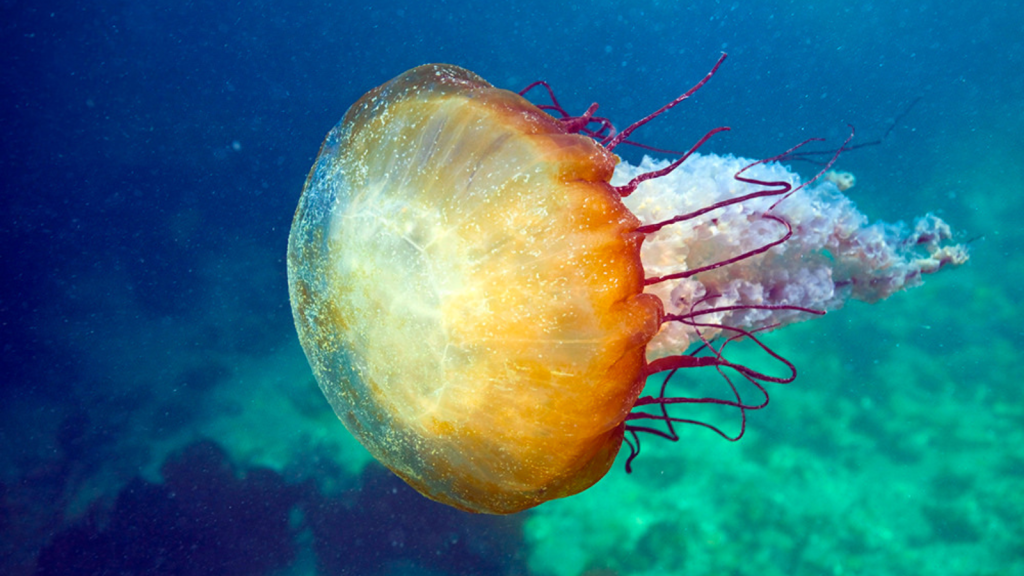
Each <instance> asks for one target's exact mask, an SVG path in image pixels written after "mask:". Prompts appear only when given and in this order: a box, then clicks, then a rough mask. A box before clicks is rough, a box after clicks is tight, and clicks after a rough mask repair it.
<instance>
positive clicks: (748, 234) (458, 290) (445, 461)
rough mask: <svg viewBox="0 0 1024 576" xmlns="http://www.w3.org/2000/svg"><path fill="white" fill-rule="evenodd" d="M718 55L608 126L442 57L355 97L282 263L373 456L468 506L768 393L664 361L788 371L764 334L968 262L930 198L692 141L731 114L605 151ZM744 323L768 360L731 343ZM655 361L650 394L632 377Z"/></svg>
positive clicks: (338, 404)
mask: <svg viewBox="0 0 1024 576" xmlns="http://www.w3.org/2000/svg"><path fill="white" fill-rule="evenodd" d="M723 58H724V56H723ZM720 64H721V60H719V62H718V64H716V65H715V68H714V69H712V70H711V72H709V73H708V75H707V76H706V77H705V78H704V79H703V80H702V81H701V82H699V83H698V84H697V85H696V86H694V87H693V88H692V89H691V90H690V91H688V92H687V93H685V94H683V95H682V96H680V97H679V98H678V99H676V100H675V101H673V102H671V103H670V104H668V105H666V106H665V107H664V108H662V109H661V110H659V111H657V112H655V113H654V114H651V115H650V116H648V117H647V118H644V119H642V120H640V121H638V122H636V123H635V124H633V125H631V126H629V127H628V128H626V129H624V130H622V131H621V132H616V131H615V129H614V128H613V127H612V125H611V123H610V122H609V121H608V120H607V119H604V118H599V117H596V116H594V113H595V110H596V107H597V106H596V104H595V105H593V106H591V108H590V109H589V110H587V111H586V112H585V113H584V114H583V115H581V116H571V115H570V114H569V113H568V112H566V111H565V110H564V109H562V107H561V106H560V105H559V104H558V101H557V100H555V99H554V95H553V94H551V99H552V100H551V102H552V103H551V104H547V105H544V106H540V107H538V106H535V105H533V104H531V103H530V102H528V101H527V100H526V99H524V98H523V97H522V96H521V95H520V94H517V93H515V92H509V91H506V90H501V89H497V88H494V87H493V86H491V85H490V84H488V83H487V82H485V81H484V80H483V79H481V78H480V77H478V76H477V75H475V74H473V73H472V72H469V71H467V70H463V69H461V68H458V67H456V66H450V65H443V64H431V65H426V66H420V67H419V68H415V69H413V70H410V71H408V72H406V73H404V74H402V75H401V76H398V77H397V78H395V79H393V80H391V81H390V82H388V83H386V84H384V85H382V86H380V87H378V88H375V89H374V90H371V91H370V92H369V93H367V94H366V95H365V96H363V97H362V98H361V99H360V100H359V101H358V102H356V103H355V104H354V105H353V106H352V107H351V109H349V111H348V113H347V114H346V115H345V117H344V119H343V120H342V121H341V123H340V124H338V125H337V126H336V127H335V128H334V129H333V130H331V132H330V133H329V134H328V136H327V139H326V141H325V142H324V144H323V147H322V148H321V150H320V155H319V157H318V158H317V160H316V163H315V165H314V166H313V168H312V170H311V171H310V174H309V178H308V180H307V182H306V185H305V189H304V191H303V194H302V198H301V199H300V201H299V206H298V210H297V211H296V213H295V220H294V222H293V224H292V230H291V235H290V237H289V240H288V284H289V290H290V295H291V303H292V311H293V314H294V318H295V325H296V327H297V329H298V334H299V340H300V342H301V343H302V347H303V349H304V350H305V352H306V355H307V357H308V359H309V363H310V365H311V366H312V369H313V373H314V375H315V377H316V380H317V382H318V383H319V385H320V388H321V389H322V390H323V392H324V394H325V395H326V396H327V398H328V400H329V401H330V403H331V405H332V406H333V407H334V410H335V412H336V413H337V414H338V416H339V418H340V419H341V421H342V422H343V423H344V424H345V426H346V427H347V428H348V430H349V431H350V432H351V433H352V434H353V435H355V437H356V438H358V439H359V441H360V442H361V443H362V444H363V445H364V446H365V447H366V448H367V449H368V450H369V451H370V452H371V453H372V454H373V455H374V456H375V457H376V458H377V459H378V460H379V461H381V462H382V463H383V464H384V465H386V466H387V467H388V468H390V469H391V470H393V471H394V472H395V473H396V474H398V475H399V476H401V477H402V478H404V479H405V480H406V482H408V483H409V484H411V485H412V486H413V487H414V488H416V489H417V490H419V491H420V492H422V493H423V494H424V495H426V496H428V497H430V498H433V499H435V500H438V501H440V502H444V503H446V504H449V505H451V506H455V507H457V508H461V509H463V510H468V511H473V512H486V513H492V514H506V513H511V512H516V511H519V510H523V509H526V508H530V507H532V506H536V505H538V504H540V503H542V502H545V501H547V500H551V499H554V498H561V497H564V496H569V495H572V494H575V493H577V492H580V491H582V490H585V489H587V488H588V487H590V486H591V485H593V484H594V483H595V482H597V481H598V480H599V479H600V478H601V477H602V476H604V474H605V473H606V472H607V471H608V469H609V467H610V466H611V465H612V462H613V460H614V459H615V457H616V454H617V453H618V452H619V449H620V447H621V446H622V444H623V442H624V441H628V443H629V444H628V445H629V446H630V448H631V456H635V454H636V452H637V450H638V449H639V444H638V440H639V437H638V436H637V435H638V434H639V433H643V432H649V433H652V434H657V435H660V436H663V437H665V438H670V439H672V438H675V437H676V436H675V429H674V428H673V424H674V423H679V422H688V421H691V419H690V418H686V417H685V416H686V414H685V413H683V414H676V415H673V413H672V412H671V410H672V409H676V410H679V409H685V405H686V404H691V403H709V402H714V403H719V404H726V405H729V406H733V407H736V408H738V409H739V410H740V411H741V412H743V411H744V410H746V409H750V408H757V407H760V406H763V405H764V404H765V403H767V396H765V397H764V399H763V400H762V401H761V402H760V403H757V404H746V403H744V402H743V401H742V400H741V398H740V397H739V395H738V394H734V392H735V388H733V390H732V391H730V392H729V394H728V395H727V396H726V397H725V398H722V399H715V398H696V397H686V396H678V395H677V396H673V395H671V394H669V392H668V390H667V389H666V386H665V385H666V384H667V383H668V382H669V378H668V375H671V374H673V373H674V372H676V371H678V370H680V369H684V368H691V367H699V366H711V367H713V368H714V369H717V370H720V371H722V373H723V375H725V374H727V373H728V374H731V377H729V376H727V378H731V380H729V383H730V385H732V382H733V380H736V379H737V378H740V379H745V380H747V381H749V382H750V383H753V384H754V385H756V386H758V387H761V386H762V384H763V383H764V382H788V381H790V380H792V379H793V378H794V377H795V369H793V367H792V365H790V364H789V363H788V362H787V361H785V360H784V359H783V358H782V357H781V356H779V355H777V354H776V353H775V352H772V351H771V350H770V349H768V348H767V346H763V345H762V344H761V341H760V340H759V333H760V332H762V331H765V330H769V329H772V328H777V327H779V326H782V325H785V324H789V323H792V322H795V321H798V320H801V319H804V318H808V317H811V316H813V315H815V314H822V313H824V311H826V310H831V309H835V308H838V307H840V306H841V305H842V304H843V302H844V301H845V300H846V299H848V298H857V299H861V300H867V301H875V300H880V299H882V298H885V297H887V296H888V295H890V294H892V293H894V292H896V291H898V290H900V289H902V288H905V287H907V286H911V285H914V284H917V283H919V282H920V278H921V275H922V274H925V273H929V272H934V271H936V270H938V269H939V268H940V267H942V266H943V265H945V264H948V263H953V264H959V263H961V262H963V261H964V260H965V259H966V252H965V250H964V249H963V248H962V247H960V246H955V245H952V246H951V245H947V242H946V241H947V240H948V239H949V237H950V233H949V229H948V227H947V226H946V225H945V224H944V223H943V222H942V221H941V220H939V219H938V218H936V217H934V216H926V217H924V218H922V219H920V220H918V221H917V223H916V225H915V226H913V227H912V228H911V229H907V230H905V229H903V228H901V227H898V226H890V225H883V224H873V225H868V224H867V222H866V219H865V218H864V216H862V215H861V214H860V213H859V212H857V210H856V209H855V208H854V206H853V204H852V203H851V202H850V201H849V200H848V199H847V198H845V197H844V196H843V195H842V194H841V193H840V192H839V191H838V189H837V188H836V186H835V185H834V184H832V183H830V182H826V181H825V180H824V179H822V181H821V183H816V185H814V186H809V185H808V183H802V182H801V180H800V179H799V177H798V176H797V175H796V174H794V173H792V172H790V171H788V170H787V169H786V168H784V167H783V166H781V165H780V164H779V163H778V161H779V160H783V159H785V158H786V157H787V156H785V155H783V156H780V157H777V158H774V159H771V160H769V161H757V162H754V161H748V160H742V159H739V158H733V157H719V156H714V155H699V154H697V153H696V152H695V150H696V149H697V147H698V146H699V145H700V144H701V143H703V142H704V141H705V140H707V139H708V138H709V137H711V135H712V134H713V133H714V132H717V131H720V130H724V129H725V128H719V129H716V130H713V131H712V132H710V133H708V134H707V135H705V136H704V138H702V139H701V140H700V142H698V143H697V144H696V145H694V146H693V148H692V149H690V150H689V151H688V152H686V153H684V154H682V155H680V157H679V158H677V159H676V160H675V161H673V162H667V161H657V160H650V159H645V160H644V161H643V162H642V163H641V164H640V165H639V166H630V165H628V164H626V163H625V162H620V161H619V159H618V158H617V157H616V156H615V155H614V154H613V151H614V150H615V149H616V148H617V147H618V146H620V145H624V144H627V143H631V142H630V140H629V138H630V136H631V134H632V133H633V131H634V130H636V129H637V128H639V127H640V126H642V125H643V124H644V123H646V122H647V121H649V120H650V119H651V118H653V117H655V116H657V115H658V114H660V113H661V112H663V111H664V110H667V109H668V108H670V107H672V106H674V105H676V104H678V103H679V102H681V101H683V100H685V99H686V98H688V97H689V96H690V95H692V94H693V93H694V92H695V91H696V90H697V89H698V88H700V86H701V85H703V84H704V83H705V82H707V81H708V79H710V78H711V76H712V75H713V74H714V72H715V70H716V69H717V68H718V66H719V65H720ZM543 86H544V87H546V85H543ZM736 340H743V341H745V342H747V343H751V342H753V343H754V344H755V345H756V346H760V347H761V348H762V349H763V351H764V353H765V354H767V355H768V356H767V357H770V358H774V359H776V360H778V362H780V366H781V367H782V369H783V371H784V372H783V374H782V375H781V376H779V375H775V376H773V375H770V374H766V373H762V372H759V371H756V370H754V369H751V368H748V367H745V366H743V365H739V364H736V363H733V362H730V361H729V359H728V358H727V356H726V354H725V353H724V352H725V351H726V350H725V349H726V346H727V345H729V344H730V343H732V342H734V341H736ZM652 376H653V377H654V378H652V382H653V384H652V387H653V388H655V389H658V393H657V394H653V395H650V396H644V397H641V392H642V390H643V388H644V385H645V382H646V381H647V380H648V378H649V377H652ZM673 386H675V385H674V384H673ZM673 386H669V387H668V388H669V389H671V388H672V387H673ZM761 389H762V390H763V388H761ZM726 390H729V389H728V388H726ZM680 405H682V406H680ZM744 422H745V420H744ZM741 433H742V430H741ZM629 460H630V461H631V460H632V457H630V458H629Z"/></svg>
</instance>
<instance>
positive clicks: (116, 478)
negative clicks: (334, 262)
mask: <svg viewBox="0 0 1024 576" xmlns="http://www.w3.org/2000/svg"><path fill="white" fill-rule="evenodd" d="M0 10H2V13H3V17H2V18H0V22H3V24H2V25H0V26H2V30H3V34H2V36H0V37H2V39H3V44H4V49H3V50H2V51H0V58H2V59H3V66H2V68H0V69H2V72H0V79H2V80H0V98H2V103H3V106H2V107H0V110H2V114H3V121H2V122H0V130H2V134H3V136H4V137H3V138H2V142H3V144H2V146H3V148H4V154H3V157H2V162H3V165H2V169H0V174H2V178H0V182H2V186H3V191H2V193H0V202H2V207H3V210H2V214H3V215H4V225H3V226H2V227H0V238H2V240H0V242H2V244H0V246H2V252H0V255H2V257H0V263H2V266H3V267H4V271H3V278H4V282H3V283H0V310H2V314H3V316H2V322H0V331H2V332H0V333H2V334H3V346H4V352H3V356H2V367H3V372H2V374H3V377H2V381H3V386H2V390H0V442H2V445H3V449H2V450H0V572H3V573H5V574H32V573H43V574H46V573H58V574H61V573H82V574H88V573H103V571H104V570H105V571H107V572H108V573H113V572H115V571H116V572H118V573H126V574H260V573H268V574H269V573H274V574H316V573H320V574H407V573H409V574H411V573H430V574H483V573H494V574H504V573H508V574H537V575H555V576H576V575H578V574H584V573H589V574H591V575H592V576H593V575H595V574H623V575H626V574H688V575H689V574H723V573H726V574H758V575H767V574H787V575H804V574H807V575H810V574H825V573H829V574H872V575H888V574H893V575H899V574H906V575H911V574H913V575H917V574H954V575H961V574H962V575H1010V574H1024V497H1022V496H1021V495H1022V494H1024V398H1022V393H1021V389H1020V386H1019V385H1018V382H1017V381H1018V380H1019V378H1018V372H1019V366H1020V364H1021V360H1022V357H1021V353H1020V352H1019V350H1020V349H1021V347H1022V344H1024V328H1022V326H1024V307H1022V306H1021V305H1020V304H1019V302H1020V301H1021V299H1022V296H1024V290H1022V289H1021V280H1022V279H1024V259H1022V258H1021V257H1020V255H1019V252H1018V250H1017V249H1016V248H1017V246H1019V245H1021V243H1022V241H1024V226H1022V225H1021V223H1020V218H1019V214H1020V213H1021V211H1022V209H1024V200H1022V198H1024V194H1022V184H1021V183H1022V182H1024V168H1022V160H1024V139H1022V138H1021V136H1020V135H1021V134H1024V108H1022V107H1021V104H1020V103H1021V102H1022V101H1024V74H1021V70H1024V41H1022V40H1021V37H1020V30H1021V29H1024V11H1022V10H1021V9H1020V7H1019V6H1016V5H1014V4H1013V3H1000V2H986V3H983V4H980V5H978V6H977V7H968V6H965V5H961V4H954V3H949V2H941V3H940V2H931V3H928V2H925V3H917V4H914V5H912V6H907V7H897V6H890V5H888V4H880V3H867V4H862V5H857V6H851V5H848V4H844V3H824V2H815V3H802V2H776V1H773V2H763V3H757V4H756V5H754V3H731V4H724V3H707V5H704V6H696V7H692V6H685V7H680V6H679V5H678V4H677V3H674V2H634V3H630V4H629V5H628V6H627V7H623V4H622V3H616V2H604V3H593V4H591V5H580V6H560V5H557V4H553V3H516V2H507V3H501V4H493V5H492V4H488V5H483V6H481V5H477V4H471V3H465V2H454V3H452V2H449V3H444V4H439V5H438V6H433V7H427V6H423V7H417V6H413V5H411V3H410V4H405V3H397V2H396V3H387V4H385V3H377V4H366V5H351V4H347V3H309V2H283V1H280V0H273V1H267V2H261V3H259V4H246V5H231V6H226V5H223V4H221V3H214V2H208V3H207V2H190V3H182V2H163V1H159V2H129V1H125V2H108V3H100V4H90V5H81V6H63V5H62V6H58V5H57V4H54V5H52V6H47V5H46V4H45V3H29V4H23V3H18V2H7V3H4V4H3V6H2V7H0ZM722 51H725V52H727V53H728V54H729V57H728V59H727V60H726V62H725V64H724V65H723V67H722V68H721V69H720V71H719V73H718V74H716V76H715V77H714V78H713V79H712V81H711V82H709V83H708V84H707V85H706V86H705V87H704V88H703V89H701V91H700V92H698V93H697V94H696V96H695V97H694V98H692V99H691V100H690V101H688V102H686V103H684V104H683V105H681V106H680V107H678V108H676V109H674V110H672V111H671V112H670V113H668V114H666V115H664V116H663V117H661V118H659V119H658V122H656V123H653V124H651V125H649V126H647V127H645V128H644V129H643V131H642V132H640V133H638V138H637V139H640V140H642V141H643V142H644V143H646V144H649V145H652V146H656V147H662V148H671V149H681V148H683V149H685V148H686V147H688V146H689V145H690V144H691V143H692V142H694V141H695V140H696V139H697V138H699V137H700V136H701V135H702V134H704V133H705V132H706V131H707V130H709V129H711V128H714V127H716V126H720V125H727V126H730V127H731V128H732V131H731V132H729V133H728V134H723V135H720V136H718V137H716V138H715V139H714V140H712V141H711V142H709V143H708V145H707V146H706V150H707V151H709V152H717V153H723V154H724V153H734V154H738V155H743V156H746V157H751V158H764V157H770V156H773V155H775V154H777V153H779V152H781V151H782V150H785V149H787V148H789V147H790V146H791V145H793V144H795V143H796V142H799V141H802V140H804V139H805V138H808V137H815V136H821V137H824V138H826V139H827V142H826V144H825V145H824V146H825V147H827V146H828V145H829V144H832V145H838V143H839V142H841V141H842V139H843V138H844V137H845V136H846V135H847V133H848V130H849V128H848V125H853V126H854V127H855V129H856V132H857V137H856V139H855V140H854V142H853V144H855V145H856V144H858V143H865V144H869V145H866V146H863V147H860V148H856V149H854V150H851V151H849V152H847V153H845V154H844V155H843V156H842V157H841V158H840V160H839V163H838V165H837V168H839V169H842V170H848V171H850V172H852V173H854V174H855V175H856V177H857V185H856V187H854V188H852V189H851V190H849V191H848V195H849V196H850V197H851V198H853V200H854V201H855V202H856V203H857V206H858V208H859V209H860V210H861V211H863V212H865V213H866V214H868V215H869V216H871V217H872V218H878V219H885V220H889V221H897V220H910V219H912V218H913V217H915V216H918V215H920V214H923V213H925V212H928V211H934V212H936V213H937V214H939V215H940V216H941V217H942V218H943V219H944V220H946V221H947V222H948V223H949V224H950V225H951V226H952V227H953V228H954V230H955V231H956V232H957V234H958V239H959V240H960V241H962V242H968V243H969V246H970V249H971V261H970V262H969V263H968V264H966V265H964V266H962V267H959V268H957V269H952V270H944V271H943V272H942V273H940V274H937V275H934V276H931V277H929V278H927V281H926V282H925V284H924V286H922V287H918V288H915V289H912V290H910V291H907V292H903V293H900V294H897V295H896V296H894V297H892V298H891V299H889V300H887V301H884V302H881V303H879V304H875V305H866V304H862V303H852V304H850V305H848V306H847V307H845V308H843V309H841V310H839V311H836V312H834V313H830V314H828V315H827V316H826V317H824V318H822V319H817V320H814V321H811V322H807V323H803V324H798V325H794V326H789V327H787V328H785V329H784V330H780V331H778V332H775V333H773V334H771V335H769V337H768V340H769V341H770V343H771V346H772V347H773V349H775V350H776V351H778V352H780V353H781V354H783V355H784V356H785V357H786V358H788V359H789V360H790V361H792V362H793V363H794V364H795V365H796V366H797V367H798V370H799V376H798V378H797V380H796V381H795V382H794V383H792V384H789V385H787V386H784V387H778V386H775V387H773V388H772V389H771V393H772V403H771V405H770V406H769V407H768V408H766V409H765V410H762V411H759V412H755V413H752V414H750V418H749V422H748V428H747V432H746V436H745V437H744V438H743V440H742V441H740V442H738V443H728V442H726V441H724V440H722V439H720V438H719V437H717V436H715V435H713V434H711V433H710V432H708V431H706V430H703V429H698V428H684V429H682V430H681V434H682V439H681V441H680V442H679V443H676V444H670V443H659V442H657V441H656V440H654V439H645V443H644V448H643V450H644V451H643V454H642V455H641V456H640V458H639V459H638V460H637V461H636V462H635V470H634V472H633V474H630V475H627V474H625V472H624V471H623V467H622V465H621V464H622V463H621V462H620V463H617V464H616V466H615V468H614V469H613V470H612V472H611V473H609V475H608V476H607V477H606V478H605V479H604V480H602V481H601V482H600V483H599V484H598V485H596V486H595V487H594V488H593V489H591V490H589V491H587V492H585V493H583V494H581V495H579V496H576V497H573V498H569V499H565V500H562V501H557V502H551V503H548V504H545V505H543V506H541V507H539V508H537V509H535V510H532V511H529V512H526V513H523V514H521V515H517V516H514V517H509V518H488V517H480V516H471V515H466V514H462V513H458V512H455V511H450V510H448V509H445V508H442V507H439V506H436V505H433V504H432V503H430V502H428V501H426V500H424V499H422V498H421V497H419V496H418V495H417V494H415V493H413V492H411V491H408V490H407V489H406V488H405V487H404V485H403V484H402V483H400V482H398V481H395V480H394V479H393V478H391V477H390V476H388V475H387V473H385V472H384V471H382V469H380V468H379V467H377V466H376V465H375V464H373V463H371V461H370V458H369V456H368V455H367V454H366V453H365V452H363V451H362V449H361V448H360V447H359V446H358V445H356V444H355V443H354V441H353V440H351V439H350V438H349V436H348V434H347V433H346V432H345V431H344V429H343V428H342V427H341V425H340V424H339V423H338V421H337V419H336V418H335V417H334V415H333V413H332V412H331V410H330V408H329V406H328V405H327V403H326V401H324V400H323V398H322V397H321V395H320V392H319V391H318V390H317V389H316V386H315V384H314V383H313V380H312V376H311V374H310V372H309V369H308V366H307V365H306V363H305V358H304V357H303V355H302V351H301V349H300V348H299V346H298V343H297V341H296V338H295V335H294V329H293V327H292V324H291V315H290V311H289V305H288V300H287V286H286V280H285V268H284V250H285V244H286V239H287V234H288V228H289V225H290V220H291V215H292V213H293V211H294V208H295V204H296V202H297V200H298V195H299V193H300V191H301V188H302V183H303V180H304V178H305V176H306V173H307V171H308V169H309V167H310V166H311V165H312V162H313V158H314V157H315V155H316V153H317V150H318V146H319V144H320V142H321V140H322V138H323V136H324V134H326V132H327V131H328V130H329V129H330V127H331V126H333V125H334V124H335V123H336V122H337V121H338V119H339V118H340V117H341V115H342V114H343V113H344V111H345V110H346V109H347V107H348V106H349V105H350V104H351V103H352V102H354V101H355V100H356V99H357V98H358V97H359V96H360V95H361V94H363V93H364V92H366V91H367V90H369V89H370V88H372V87H374V86H377V85H379V84H380V83H382V82H384V81H386V80H388V79H390V78H391V77H393V76H395V75H397V74H398V73H400V72H402V71H404V70H406V69H408V68H410V67H412V66H415V65H418V64H421V63H424V62H437V61H443V62H451V63H454V64H458V65H461V66H464V67H466V68H469V69H471V70H473V71H475V72H477V73H478V74H480V75H481V76H483V77H484V78H486V79H487V80H488V81H490V82H491V83H493V84H495V85H497V86H500V87H506V88H511V89H516V90H518V89H520V88H522V87H524V86H526V85H527V84H529V83H530V82H532V81H534V80H537V79H543V80H547V81H548V82H549V83H550V84H551V85H552V86H553V87H554V88H555V89H556V90H557V92H558V95H559V98H560V100H561V102H562V104H563V105H564V106H565V107H566V108H567V109H569V110H574V111H575V110H578V111H581V112H582V110H584V109H586V107H587V106H588V105H589V104H590V103H591V102H594V101H597V102H599V103H600V104H601V108H600V111H601V113H602V114H603V115H605V116H607V117H609V118H611V119H612V120H613V121H614V122H615V123H616V124H617V125H619V126H623V125H626V124H628V123H629V122H631V121H632V120H634V119H636V118H638V117H641V116H643V115H645V114H647V113H649V112H650V111H652V110H654V109H656V108H658V107H659V106H660V105H661V104H663V103H664V102H665V101H667V100H669V99H671V98H673V97H674V96H676V95H677V94H679V93H681V92H682V91H684V90H686V89H687V88H689V87H690V86H691V85H692V84H693V83H694V82H695V81H696V80H697V79H699V78H701V77H702V76H703V75H704V74H705V73H706V72H707V70H708V69H709V68H710V66H711V65H713V63H714V62H715V60H716V59H717V58H718V56H719V54H720V53H721V52H722ZM641 137H642V138H641ZM619 152H622V153H623V155H624V156H625V157H626V158H627V159H629V160H630V161H638V160H639V154H638V153H634V152H632V151H623V150H619ZM792 167H793V168H794V169H795V170H797V171H800V172H801V173H803V174H804V175H805V176H808V175H811V174H813V173H814V171H815V170H816V169H815V167H814V165H812V164H808V163H795V162H794V163H793V164H792ZM722 422H723V425H725V426H730V425H731V426H735V424H736V422H735V421H734V420H730V417H729V415H728V414H726V415H725V416H724V417H723V418H722Z"/></svg>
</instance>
